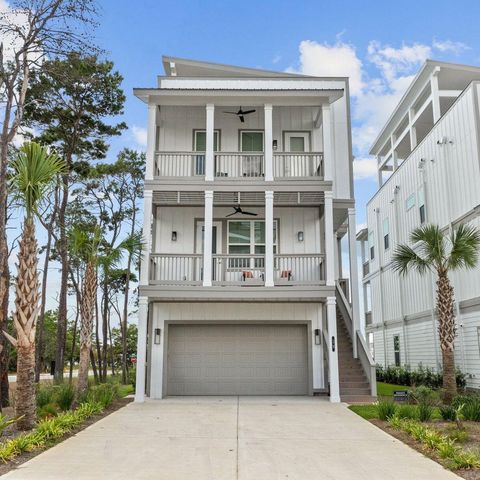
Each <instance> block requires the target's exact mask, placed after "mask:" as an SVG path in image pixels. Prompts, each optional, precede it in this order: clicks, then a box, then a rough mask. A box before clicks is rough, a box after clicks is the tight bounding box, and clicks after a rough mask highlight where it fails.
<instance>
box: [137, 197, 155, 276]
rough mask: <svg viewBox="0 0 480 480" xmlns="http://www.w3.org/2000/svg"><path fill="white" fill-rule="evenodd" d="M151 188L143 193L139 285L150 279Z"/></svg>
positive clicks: (152, 246) (151, 246)
mask: <svg viewBox="0 0 480 480" xmlns="http://www.w3.org/2000/svg"><path fill="white" fill-rule="evenodd" d="M152 200H153V192H152V190H145V192H144V194H143V246H142V258H141V261H140V282H139V283H140V285H148V282H149V280H150V271H149V270H150V253H152V248H155V246H154V245H152Z"/></svg>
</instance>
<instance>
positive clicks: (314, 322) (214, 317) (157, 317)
mask: <svg viewBox="0 0 480 480" xmlns="http://www.w3.org/2000/svg"><path fill="white" fill-rule="evenodd" d="M151 308H152V311H151V325H150V333H151V334H152V333H153V331H154V330H153V329H155V328H160V329H161V332H162V341H161V343H160V344H153V345H151V350H150V355H149V356H150V365H151V368H150V370H149V372H148V374H149V377H150V378H149V385H150V397H151V398H162V392H163V387H164V381H163V376H164V375H163V368H166V358H165V354H166V351H165V348H164V347H165V345H164V344H165V341H167V342H168V339H166V338H165V328H166V322H168V323H169V324H170V323H180V324H181V323H190V322H194V323H195V322H198V323H208V324H215V323H236V324H242V323H252V322H253V323H267V324H274V323H289V322H290V323H305V324H306V325H307V326H308V334H309V350H310V353H309V359H308V361H309V362H310V365H309V371H310V372H311V380H310V383H311V384H312V386H313V389H314V390H316V389H323V388H325V379H324V364H323V349H322V346H321V345H315V339H314V330H315V329H316V328H319V329H321V328H322V323H323V322H322V319H323V309H322V305H321V304H320V303H296V304H292V303H254V302H252V303H245V302H243V303H228V304H226V303H208V302H204V303H153V304H152V307H151ZM151 338H152V337H151Z"/></svg>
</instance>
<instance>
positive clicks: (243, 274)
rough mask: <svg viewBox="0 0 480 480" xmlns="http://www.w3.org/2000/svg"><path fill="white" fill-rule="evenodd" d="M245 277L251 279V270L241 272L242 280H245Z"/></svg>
mask: <svg viewBox="0 0 480 480" xmlns="http://www.w3.org/2000/svg"><path fill="white" fill-rule="evenodd" d="M247 279H253V272H250V271H245V272H242V282H245V281H246V280H247Z"/></svg>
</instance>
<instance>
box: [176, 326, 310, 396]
mask: <svg viewBox="0 0 480 480" xmlns="http://www.w3.org/2000/svg"><path fill="white" fill-rule="evenodd" d="M307 393H308V368H307V328H306V326H305V325H191V324H190V325H170V326H169V329H168V360H167V394H168V395H306V394H307Z"/></svg>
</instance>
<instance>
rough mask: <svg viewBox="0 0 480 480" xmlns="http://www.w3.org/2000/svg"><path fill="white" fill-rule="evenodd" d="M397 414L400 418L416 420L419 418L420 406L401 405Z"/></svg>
mask: <svg viewBox="0 0 480 480" xmlns="http://www.w3.org/2000/svg"><path fill="white" fill-rule="evenodd" d="M396 415H397V417H398V418H403V419H413V420H415V419H417V418H418V408H417V407H416V406H415V405H399V406H398V408H397V412H396Z"/></svg>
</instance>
